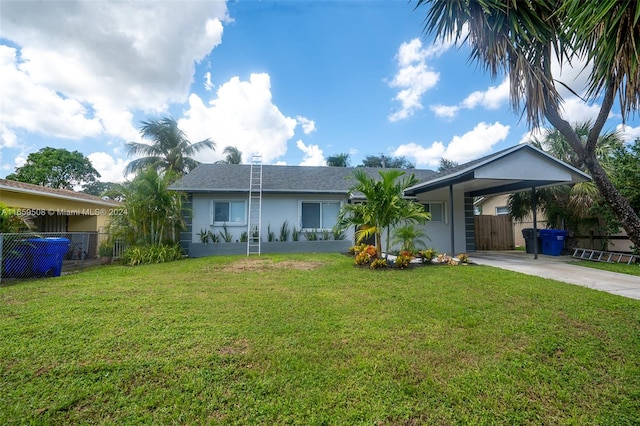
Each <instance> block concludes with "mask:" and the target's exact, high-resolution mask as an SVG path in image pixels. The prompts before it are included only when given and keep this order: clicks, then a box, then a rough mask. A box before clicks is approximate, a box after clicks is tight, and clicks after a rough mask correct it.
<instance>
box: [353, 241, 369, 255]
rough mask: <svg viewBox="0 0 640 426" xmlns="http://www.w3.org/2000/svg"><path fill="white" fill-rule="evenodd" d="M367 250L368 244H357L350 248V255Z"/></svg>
mask: <svg viewBox="0 0 640 426" xmlns="http://www.w3.org/2000/svg"><path fill="white" fill-rule="evenodd" d="M366 248H367V245H366V244H357V245H355V246H351V247H349V254H353V255H356V254H358V253H360V252H361V251H363V250H364V249H366Z"/></svg>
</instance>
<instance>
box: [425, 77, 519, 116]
mask: <svg viewBox="0 0 640 426" xmlns="http://www.w3.org/2000/svg"><path fill="white" fill-rule="evenodd" d="M508 100H509V80H508V79H504V80H503V81H502V83H500V84H499V85H497V86H490V87H489V88H488V89H487V90H484V91H481V90H477V91H475V92H472V93H471V94H469V95H468V96H467V97H466V98H464V99H463V100H462V101H461V102H460V103H459V104H457V105H441V104H438V105H431V106H430V107H429V109H430V110H431V111H433V113H434V114H435V115H436V116H437V117H440V118H445V119H452V118H454V117H455V116H456V115H457V114H458V112H459V111H460V110H462V109H474V108H476V107H479V106H480V107H482V108H485V109H498V108H500V107H501V106H502V105H504V103H505V102H507V101H508Z"/></svg>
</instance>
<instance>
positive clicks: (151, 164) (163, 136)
mask: <svg viewBox="0 0 640 426" xmlns="http://www.w3.org/2000/svg"><path fill="white" fill-rule="evenodd" d="M140 133H141V135H142V137H143V139H147V140H149V141H150V142H151V143H150V144H146V143H139V142H128V143H127V145H126V146H127V150H128V153H129V156H138V155H142V156H143V157H141V158H138V159H135V160H133V161H131V162H130V163H129V164H127V167H126V168H125V170H124V172H125V175H128V174H134V173H137V172H140V171H142V170H145V169H147V168H152V169H154V170H156V171H158V172H159V173H168V174H171V175H173V176H181V175H184V174H185V173H188V172H190V171H191V170H193V169H194V168H196V166H197V165H198V164H200V162H198V161H197V160H195V159H194V158H193V156H194V155H195V154H197V153H198V152H200V151H202V150H204V149H215V143H214V142H212V141H211V140H209V139H205V140H202V141H200V142H195V143H191V142H190V141H189V139H187V137H186V135H185V134H184V132H183V131H182V130H180V129H179V128H178V123H177V122H176V120H175V119H173V118H171V117H166V118H161V119H159V120H152V121H143V122H142V126H141V127H140Z"/></svg>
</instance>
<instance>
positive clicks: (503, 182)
mask: <svg viewBox="0 0 640 426" xmlns="http://www.w3.org/2000/svg"><path fill="white" fill-rule="evenodd" d="M590 180H591V177H589V175H587V174H586V173H584V172H582V171H581V170H578V169H576V168H575V167H573V166H571V165H569V164H566V163H564V162H562V161H560V160H558V159H557V158H555V157H553V156H551V155H549V154H547V153H546V152H544V151H542V150H541V149H538V148H536V147H535V146H533V145H530V144H519V145H516V146H513V147H510V148H507V149H504V150H502V151H498V152H495V153H493V154H490V155H487V156H485V157H482V158H478V159H477V160H473V161H470V162H468V163H465V164H461V165H459V166H457V167H454V168H452V169H449V170H446V171H444V172H441V173H436V174H435V176H432V177H431V178H429V179H427V180H425V181H423V182H422V183H419V184H417V185H414V186H412V187H411V188H408V189H407V190H406V191H405V194H407V195H417V194H420V193H424V192H429V191H434V190H437V189H441V188H445V187H449V186H455V187H456V189H457V190H463V191H464V192H465V193H468V194H469V195H470V196H483V195H493V194H506V193H510V192H517V191H522V190H525V189H529V188H532V187H537V188H544V187H549V186H556V185H564V184H572V183H577V182H587V181H590Z"/></svg>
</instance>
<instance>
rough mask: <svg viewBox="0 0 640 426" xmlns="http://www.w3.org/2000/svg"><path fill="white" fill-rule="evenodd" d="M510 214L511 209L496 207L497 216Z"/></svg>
mask: <svg viewBox="0 0 640 426" xmlns="http://www.w3.org/2000/svg"><path fill="white" fill-rule="evenodd" d="M502 214H509V207H504V206H502V207H496V215H502Z"/></svg>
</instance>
